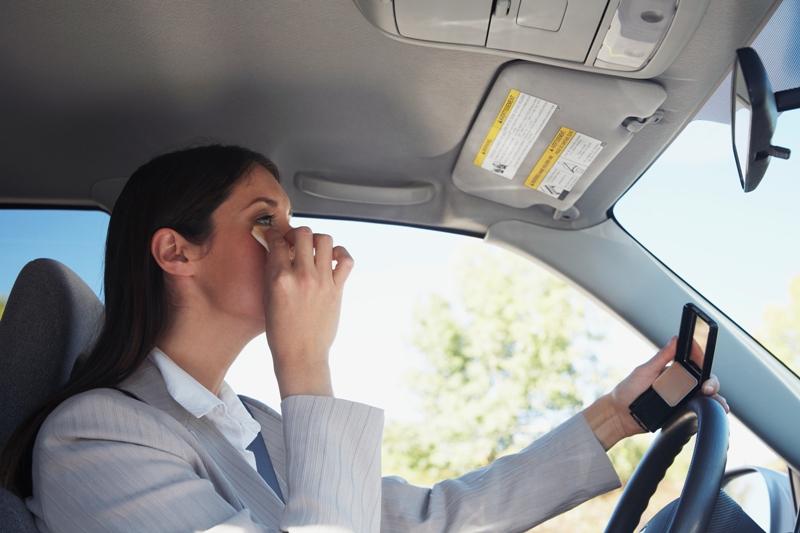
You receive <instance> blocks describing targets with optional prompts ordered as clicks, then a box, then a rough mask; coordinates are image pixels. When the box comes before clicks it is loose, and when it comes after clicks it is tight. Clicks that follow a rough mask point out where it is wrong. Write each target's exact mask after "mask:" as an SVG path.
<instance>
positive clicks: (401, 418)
mask: <svg viewBox="0 0 800 533" xmlns="http://www.w3.org/2000/svg"><path fill="white" fill-rule="evenodd" d="M294 223H295V224H296V225H307V226H310V227H311V228H312V229H313V230H314V231H315V232H318V233H328V234H330V235H332V236H333V238H334V243H335V244H337V245H342V246H345V247H346V248H347V249H348V251H349V252H350V253H351V255H352V256H353V258H354V259H355V268H354V269H353V272H352V273H351V275H350V278H349V279H348V281H347V285H346V287H345V293H344V301H343V306H342V314H341V319H340V323H339V331H338V335H337V337H336V340H335V341H334V344H333V348H332V350H331V354H330V360H331V368H332V373H333V385H334V391H335V393H336V395H337V396H339V397H341V398H346V399H349V400H354V401H361V402H364V403H368V404H370V405H374V406H377V407H381V408H383V409H384V411H385V418H386V425H385V429H384V442H383V458H382V465H383V473H384V475H399V476H402V477H404V478H405V479H407V480H408V481H409V482H411V483H415V484H419V485H427V486H430V485H431V484H433V483H435V482H436V481H439V480H442V479H446V478H449V477H454V476H458V475H461V474H464V473H466V472H467V471H469V470H472V469H474V468H478V467H481V466H484V465H485V464H487V463H488V462H490V461H492V460H494V459H496V458H497V457H500V456H502V455H505V454H508V453H513V452H516V451H518V450H520V449H521V448H523V447H524V446H526V445H527V444H528V443H529V442H530V441H531V440H533V439H535V438H537V437H538V436H540V435H542V434H543V433H545V432H546V431H548V430H549V429H551V428H553V427H555V426H556V425H557V424H558V423H559V422H561V421H563V420H565V419H566V418H567V417H569V416H570V415H572V414H574V413H576V412H578V411H579V410H580V409H581V408H582V407H583V406H585V405H587V404H589V403H590V402H592V401H593V400H595V399H596V398H597V397H598V396H600V395H601V394H603V393H605V392H607V391H608V390H610V388H611V387H613V386H614V385H615V384H616V383H617V382H619V380H621V379H622V378H623V377H624V376H626V375H627V374H628V373H629V372H630V371H631V369H633V367H635V366H636V365H638V364H641V363H642V362H643V361H645V360H646V359H647V358H649V357H651V356H652V355H653V354H654V353H655V351H656V347H654V346H653V345H652V344H650V343H649V342H647V341H645V340H643V339H642V338H641V337H640V336H639V335H638V333H636V332H634V331H633V330H632V329H631V328H630V327H628V326H627V325H626V324H624V323H622V322H621V321H620V320H618V319H617V318H616V317H614V316H612V315H610V314H609V313H608V312H607V311H605V310H604V309H603V308H602V307H601V306H599V305H597V304H596V303H595V302H594V301H593V300H591V299H590V298H588V297H586V296H585V295H584V294H583V293H582V292H581V291H578V290H576V289H575V288H574V287H572V286H571V285H570V284H569V283H567V282H565V281H563V280H561V279H559V278H556V277H555V276H553V275H552V274H550V273H549V272H548V271H546V270H545V269H543V268H541V267H539V266H538V265H536V264H534V263H532V262H530V261H528V260H526V259H523V258H521V257H519V256H517V255H515V254H513V253H512V252H509V251H507V250H504V249H501V248H497V247H495V246H491V245H488V244H486V243H484V242H483V241H482V240H480V239H476V238H472V237H467V236H462V235H455V234H449V233H442V232H435V231H426V230H422V229H415V228H407V227H400V226H390V225H379V224H369V223H363V222H351V221H333V220H318V219H299V218H295V219H294ZM676 312H679V310H678V311H676ZM297 331H298V334H302V332H303V324H298V325H297ZM227 380H228V382H229V383H230V384H231V386H232V387H233V388H234V390H236V391H237V392H239V393H241V394H246V395H248V396H251V397H255V398H258V399H261V400H262V401H264V402H265V403H267V404H268V405H270V406H272V407H273V408H275V409H279V406H280V396H279V394H278V388H277V383H276V382H275V378H274V375H273V372H272V362H271V359H270V354H269V348H268V346H267V343H266V338H265V337H264V336H263V335H262V336H260V337H259V338H256V339H255V340H254V341H253V342H252V343H251V344H249V345H248V346H247V347H246V348H245V350H244V352H243V353H242V354H241V355H240V356H239V358H238V359H237V360H236V362H235V363H234V365H233V367H232V368H231V369H230V371H229V373H228V376H227ZM729 420H730V423H731V449H730V455H729V461H728V463H729V465H741V464H756V465H761V466H767V467H768V468H773V469H776V470H781V469H782V468H783V467H782V466H781V465H782V463H781V462H780V460H779V459H778V458H777V457H776V456H775V455H774V454H773V453H772V452H771V451H770V450H769V449H768V448H767V447H766V446H764V444H763V443H761V441H759V440H758V438H757V437H756V436H755V435H753V434H752V433H750V432H749V431H748V430H747V428H746V427H745V426H744V425H743V424H741V423H740V422H739V421H738V420H737V419H736V418H735V417H733V416H731V417H730V419H729ZM652 438H653V436H652V435H649V434H648V435H638V436H636V437H634V438H630V439H626V440H625V441H623V442H621V443H619V444H617V445H616V446H615V447H614V448H613V449H612V450H611V452H610V454H609V455H610V457H611V460H612V462H613V463H614V466H615V469H616V470H617V472H618V474H619V475H620V477H621V478H622V481H623V483H625V482H626V481H627V479H628V477H629V476H630V475H631V473H632V472H633V469H634V468H635V467H636V465H637V464H638V462H639V460H640V459H641V457H642V455H643V454H644V452H645V450H646V449H647V447H648V446H649V443H650V441H651V439H652ZM690 459H691V446H687V447H686V448H685V450H684V453H683V454H681V456H679V457H678V459H677V460H676V461H675V463H674V464H673V467H672V468H671V469H670V471H669V472H668V475H667V478H666V479H665V480H664V482H662V484H661V486H660V487H659V490H658V492H657V493H656V496H655V497H654V498H652V499H651V505H650V507H649V508H648V510H647V511H646V512H645V514H644V516H643V523H644V522H645V521H646V520H647V519H649V518H650V517H652V516H653V515H654V514H655V513H656V512H657V511H658V510H659V509H660V508H661V507H663V506H664V505H666V504H667V503H668V502H670V501H671V500H673V499H675V498H677V497H678V495H679V494H680V490H681V487H682V482H683V479H684V475H685V473H686V469H687V468H688V466H689V461H690ZM620 494H621V490H618V491H614V492H611V493H609V494H605V495H602V496H599V497H597V498H594V499H592V500H590V501H588V502H586V503H584V504H582V505H580V506H578V507H576V508H575V509H573V510H571V511H569V512H568V513H565V514H563V515H561V516H558V517H555V518H553V519H551V520H549V521H547V522H546V523H544V524H541V525H540V526H537V528H536V531H540V530H541V531H545V532H546V531H553V532H556V531H576V532H580V531H596V530H597V529H598V525H599V524H604V523H606V521H607V520H608V518H609V517H610V516H611V512H612V510H613V508H614V505H615V504H616V502H617V500H618V499H619V496H620Z"/></svg>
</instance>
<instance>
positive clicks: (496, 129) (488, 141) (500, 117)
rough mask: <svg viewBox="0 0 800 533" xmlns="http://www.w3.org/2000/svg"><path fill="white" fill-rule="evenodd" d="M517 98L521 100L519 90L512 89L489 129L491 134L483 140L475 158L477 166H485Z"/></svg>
mask: <svg viewBox="0 0 800 533" xmlns="http://www.w3.org/2000/svg"><path fill="white" fill-rule="evenodd" d="M517 98H519V91H518V90H516V89H511V90H510V91H508V96H507V97H506V101H505V102H504V103H503V107H501V108H500V112H499V113H498V114H497V118H496V119H494V123H493V124H492V127H491V128H490V129H489V133H487V134H486V138H485V139H484V140H483V143H481V149H480V150H478V155H476V156H475V161H474V163H475V164H476V165H478V166H481V165H483V160H484V159H486V154H488V153H489V150H490V149H491V147H492V144H493V143H494V140H495V139H497V136H498V135H499V134H500V129H501V128H502V127H503V124H504V123H505V121H506V119H507V118H508V115H509V114H510V113H511V110H512V109H514V104H515V103H516V101H517Z"/></svg>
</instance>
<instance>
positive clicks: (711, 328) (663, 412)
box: [630, 303, 717, 431]
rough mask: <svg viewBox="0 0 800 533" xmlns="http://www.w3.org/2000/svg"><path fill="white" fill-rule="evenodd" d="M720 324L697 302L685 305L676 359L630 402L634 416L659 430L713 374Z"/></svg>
mask: <svg viewBox="0 0 800 533" xmlns="http://www.w3.org/2000/svg"><path fill="white" fill-rule="evenodd" d="M716 341H717V323H716V322H714V321H713V320H711V319H710V318H709V317H708V315H706V314H705V313H704V312H703V311H701V310H700V309H699V308H698V307H697V306H696V305H694V304H691V303H687V304H686V305H685V306H683V315H682V316H681V329H680V332H679V334H678V345H677V350H676V352H675V360H674V361H672V363H671V364H670V365H669V366H668V367H667V368H666V370H664V371H663V372H662V373H661V374H660V375H659V376H658V378H656V380H655V382H653V384H652V385H651V386H650V388H649V389H647V390H646V391H644V392H643V393H642V394H641V395H639V397H638V398H636V399H635V400H634V401H633V403H631V405H630V412H631V415H632V416H633V418H635V419H636V421H637V422H639V425H641V426H642V427H643V428H645V429H647V430H648V431H656V430H658V429H659V428H661V426H663V425H664V423H665V422H666V421H667V419H669V417H670V416H671V415H672V414H673V413H675V412H676V411H677V410H678V409H680V408H681V407H682V406H683V404H685V403H686V402H687V401H689V399H690V398H691V397H692V396H693V395H694V393H695V392H697V390H698V389H699V388H700V386H701V385H702V384H703V382H704V381H706V380H707V379H708V378H709V377H710V376H711V363H712V362H713V359H714V346H715V344H716Z"/></svg>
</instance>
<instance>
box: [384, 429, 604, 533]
mask: <svg viewBox="0 0 800 533" xmlns="http://www.w3.org/2000/svg"><path fill="white" fill-rule="evenodd" d="M619 486H620V482H619V478H618V477H617V474H616V472H615V471H614V468H613V466H612V465H611V462H610V460H609V459H608V456H607V455H606V453H605V450H604V449H603V447H602V445H601V444H600V442H599V441H598V440H597V438H596V437H595V435H594V433H593V432H592V430H591V429H590V428H589V426H588V424H587V423H586V419H585V418H584V417H583V415H582V414H578V415H575V416H574V417H572V418H570V419H569V420H567V421H566V422H564V423H563V424H562V425H560V426H559V427H557V428H556V429H554V430H553V431H551V432H550V433H548V434H546V435H544V436H543V437H541V438H540V439H538V440H536V441H535V442H533V443H532V444H530V445H529V446H528V447H527V448H525V449H524V450H522V451H521V452H519V453H516V454H513V455H508V456H505V457H501V458H500V459H497V460H495V461H494V462H493V463H491V464H490V465H488V466H486V467H484V468H481V469H479V470H475V471H473V472H469V473H468V474H466V475H464V476H461V477H459V478H456V479H448V480H446V481H442V482H440V483H437V484H436V485H434V486H433V487H432V488H423V487H417V486H414V485H410V484H408V483H407V482H405V481H404V480H403V479H401V478H399V477H387V478H384V479H383V501H382V506H383V516H382V523H381V531H385V532H394V531H398V532H399V531H403V532H426V533H427V532H439V531H509V532H511V531H524V530H527V529H529V528H532V527H533V526H535V525H537V524H539V523H541V522H543V521H545V520H547V519H548V518H551V517H553V516H555V515H557V514H560V513H563V512H565V511H567V510H569V509H571V508H573V507H575V506H576V505H578V504H580V503H581V502H583V501H585V500H588V499H589V498H592V497H593V496H596V495H598V494H602V493H603V492H606V491H609V490H611V489H614V488H617V487H619Z"/></svg>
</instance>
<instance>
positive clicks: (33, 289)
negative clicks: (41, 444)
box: [0, 259, 103, 446]
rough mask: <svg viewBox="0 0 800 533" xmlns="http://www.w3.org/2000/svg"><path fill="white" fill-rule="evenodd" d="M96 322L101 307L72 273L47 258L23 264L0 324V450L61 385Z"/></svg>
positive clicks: (93, 334) (99, 321)
mask: <svg viewBox="0 0 800 533" xmlns="http://www.w3.org/2000/svg"><path fill="white" fill-rule="evenodd" d="M102 320H103V304H101V303H100V300H99V299H98V298H97V296H96V295H95V294H94V292H92V289H90V288H89V286H88V285H86V283H84V282H83V280H81V279H80V278H79V277H78V275H77V274H75V273H74V272H73V271H72V270H70V269H69V268H67V267H66V266H64V265H63V264H61V263H59V262H58V261H54V260H52V259H36V260H34V261H31V262H30V263H28V264H27V265H25V267H24V268H23V269H22V271H21V272H20V273H19V276H17V280H16V282H15V283H14V286H13V287H12V288H11V293H10V294H9V296H8V301H7V302H6V308H5V312H4V313H3V318H2V320H0V368H2V372H0V446H3V445H4V444H5V442H6V440H7V439H8V437H9V436H10V435H11V433H12V432H13V431H14V429H15V428H16V426H17V425H18V424H20V423H21V422H22V421H23V420H25V418H27V417H28V416H29V415H30V414H31V413H32V412H33V411H34V410H35V409H36V408H37V407H38V406H39V405H41V403H42V402H44V401H45V400H46V399H47V398H48V397H49V396H50V395H51V394H53V393H54V392H55V391H56V390H58V389H59V388H61V387H62V386H63V385H64V383H65V382H66V381H67V379H68V378H69V375H70V372H72V367H73V366H74V364H75V360H76V359H77V358H78V356H79V355H80V354H81V353H82V352H83V351H84V350H86V349H87V348H89V347H90V346H91V344H92V343H93V342H94V340H95V338H96V336H97V333H99V330H100V327H101V326H102Z"/></svg>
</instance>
